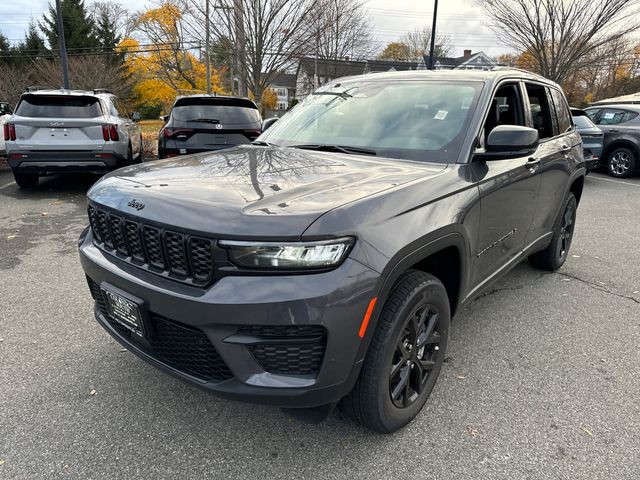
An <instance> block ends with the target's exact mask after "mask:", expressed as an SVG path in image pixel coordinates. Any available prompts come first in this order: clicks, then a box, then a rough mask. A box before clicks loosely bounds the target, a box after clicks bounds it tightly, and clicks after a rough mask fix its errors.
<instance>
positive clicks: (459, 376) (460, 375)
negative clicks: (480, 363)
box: [456, 373, 467, 380]
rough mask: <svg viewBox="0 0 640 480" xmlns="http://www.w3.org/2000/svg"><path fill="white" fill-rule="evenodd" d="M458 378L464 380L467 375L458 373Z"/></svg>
mask: <svg viewBox="0 0 640 480" xmlns="http://www.w3.org/2000/svg"><path fill="white" fill-rule="evenodd" d="M456 378H457V379H458V380H464V379H465V378H467V376H466V375H465V374H464V373H456Z"/></svg>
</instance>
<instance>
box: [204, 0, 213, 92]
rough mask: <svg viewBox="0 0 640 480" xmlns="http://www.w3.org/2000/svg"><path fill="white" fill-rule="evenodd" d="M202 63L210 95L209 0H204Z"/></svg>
mask: <svg viewBox="0 0 640 480" xmlns="http://www.w3.org/2000/svg"><path fill="white" fill-rule="evenodd" d="M204 17H205V18H204V21H205V27H204V64H205V68H206V71H207V95H211V59H210V58H209V47H210V45H209V43H210V39H209V0H205V7H204Z"/></svg>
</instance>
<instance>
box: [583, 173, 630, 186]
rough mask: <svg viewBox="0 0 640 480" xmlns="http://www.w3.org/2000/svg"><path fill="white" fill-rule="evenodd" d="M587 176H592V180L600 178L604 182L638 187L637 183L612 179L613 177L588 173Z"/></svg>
mask: <svg viewBox="0 0 640 480" xmlns="http://www.w3.org/2000/svg"><path fill="white" fill-rule="evenodd" d="M589 178H593V179H594V180H602V181H604V182H613V183H621V184H622V185H631V186H632V187H640V184H639V183H630V182H623V181H622V180H614V179H613V178H602V177H596V176H595V175H589Z"/></svg>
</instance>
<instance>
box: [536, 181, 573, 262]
mask: <svg viewBox="0 0 640 480" xmlns="http://www.w3.org/2000/svg"><path fill="white" fill-rule="evenodd" d="M577 210H578V201H577V200H576V197H575V195H574V194H573V192H569V195H568V196H567V199H566V200H565V202H564V208H563V209H562V210H561V214H560V215H559V216H558V218H557V219H556V223H555V225H554V226H553V237H552V238H551V242H550V243H549V245H548V246H547V248H545V249H544V250H541V251H539V252H535V253H534V254H532V255H530V256H529V263H531V265H532V266H534V267H536V268H539V269H541V270H547V271H549V272H553V271H555V270H558V269H559V268H560V267H561V266H562V265H563V264H564V262H565V260H566V259H567V255H568V254H569V248H570V247H571V241H572V240H573V230H574V228H575V224H576V212H577Z"/></svg>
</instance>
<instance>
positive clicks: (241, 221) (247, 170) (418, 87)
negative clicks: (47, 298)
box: [80, 70, 585, 432]
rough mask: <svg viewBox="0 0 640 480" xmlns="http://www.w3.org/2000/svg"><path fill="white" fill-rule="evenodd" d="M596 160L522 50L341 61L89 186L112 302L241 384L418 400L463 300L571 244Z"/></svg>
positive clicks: (92, 257)
mask: <svg viewBox="0 0 640 480" xmlns="http://www.w3.org/2000/svg"><path fill="white" fill-rule="evenodd" d="M584 175H585V168H584V161H583V157H582V145H581V141H580V136H579V135H578V133H577V132H576V131H575V127H574V125H573V124H572V120H571V115H570V113H569V108H568V105H567V103H566V100H565V98H564V95H563V93H562V92H561V90H560V88H559V87H558V86H557V85H556V84H554V83H551V82H549V81H547V80H545V79H543V78H541V77H538V76H534V75H531V74H527V73H524V72H521V71H515V70H494V71H489V72H454V71H450V72H445V71H442V72H430V71H417V72H394V73H381V74H376V75H365V76H359V77H351V78H345V79H340V80H336V81H333V82H331V83H329V84H327V85H325V86H323V87H322V88H321V89H319V90H318V91H316V92H315V93H313V94H311V95H309V96H308V97H307V98H306V99H305V100H304V101H303V102H302V104H300V105H299V106H297V107H296V108H295V109H294V110H292V111H291V112H290V113H288V114H287V115H285V116H284V117H283V118H282V119H281V120H280V121H279V122H277V123H276V124H274V125H273V126H272V127H271V128H270V129H269V130H268V131H266V132H265V133H264V134H263V135H262V136H261V137H260V138H259V139H258V141H256V142H254V144H253V145H245V146H239V147H236V148H232V149H228V150H223V151H219V152H207V153H201V154H195V155H190V156H184V157H178V158H174V159H169V160H164V161H159V162H152V163H149V164H143V165H140V166H133V167H127V168H124V169H121V170H118V171H116V172H113V173H111V174H109V175H107V176H106V177H104V178H103V179H102V180H101V181H99V182H98V183H96V184H95V185H94V186H93V188H92V189H91V190H90V192H89V194H88V197H89V207H88V209H89V219H90V225H91V226H90V228H89V227H88V228H87V230H85V232H84V233H83V235H82V237H81V238H80V258H81V262H82V266H83V268H84V270H85V272H86V275H87V279H88V283H89V287H90V289H91V293H92V295H93V298H94V299H95V316H96V319H97V321H98V322H99V323H100V325H102V327H104V328H105V329H106V330H107V331H108V332H109V333H110V334H111V335H112V336H113V337H114V338H116V339H117V340H118V341H119V342H121V343H122V344H123V345H125V346H126V347H127V348H128V349H129V350H130V351H132V352H133V353H135V354H136V355H138V356H140V357H141V358H143V359H144V360H146V361H148V362H149V363H151V364H153V365H155V366H157V367H159V368H161V369H163V370H165V371H167V372H169V373H171V374H173V375H175V376H176V377H178V378H181V379H183V380H186V381H188V382H191V383H193V384H195V385H198V386H200V387H202V388H205V389H207V390H209V391H211V392H215V393H217V394H219V395H222V396H226V397H229V398H234V399H240V400H247V401H254V402H263V403H269V404H274V405H280V406H285V407H312V406H321V405H335V404H337V403H338V402H340V404H341V405H342V407H343V408H344V409H345V411H347V412H349V413H350V414H351V415H352V416H354V417H355V418H356V419H358V420H359V421H361V422H362V423H363V424H364V425H366V426H368V427H369V428H371V429H374V430H377V431H380V432H392V431H395V430H397V429H399V428H401V427H402V426H404V425H405V424H407V423H408V422H409V421H411V419H413V418H414V417H415V416H416V415H417V414H418V412H419V411H420V409H421V408H422V407H423V405H424V404H425V402H426V400H427V397H428V396H429V394H430V392H431V391H432V389H433V388H434V385H435V382H436V379H437V377H438V373H439V372H440V369H441V367H442V363H443V359H444V356H445V351H446V347H447V339H448V333H449V322H450V319H451V317H452V316H453V315H454V314H455V313H456V312H458V311H460V309H461V306H462V305H464V304H465V303H467V302H469V300H470V299H472V298H473V297H474V296H477V295H478V293H480V292H481V291H482V290H484V289H485V288H487V287H488V286H489V285H490V284H491V283H492V282H493V281H494V280H496V279H497V278H498V277H500V276H501V275H503V274H504V273H505V272H507V271H508V270H509V269H510V268H512V267H513V266H515V265H516V264H518V263H519V262H520V261H521V260H523V259H525V258H529V261H530V262H531V263H532V264H533V265H534V266H536V267H539V268H542V269H545V270H555V269H557V268H559V267H560V266H561V265H562V264H563V262H564V261H565V259H566V258H567V252H568V250H569V247H570V245H571V239H572V236H573V231H574V225H575V218H576V209H577V205H578V202H579V200H580V196H581V193H582V186H583V180H584Z"/></svg>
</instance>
